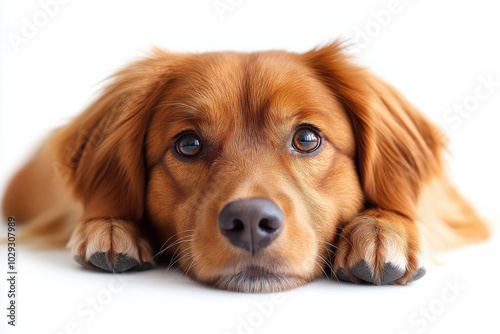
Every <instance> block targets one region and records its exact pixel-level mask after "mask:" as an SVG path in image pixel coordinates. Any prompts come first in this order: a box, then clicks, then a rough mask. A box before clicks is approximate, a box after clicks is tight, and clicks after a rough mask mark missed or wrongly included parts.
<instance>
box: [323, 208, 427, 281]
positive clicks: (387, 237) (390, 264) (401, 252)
mask: <svg viewBox="0 0 500 334" xmlns="http://www.w3.org/2000/svg"><path fill="white" fill-rule="evenodd" d="M339 233H340V234H339V235H338V243H337V246H338V248H337V251H336V254H335V260H334V267H333V269H334V271H335V274H336V276H337V277H338V278H339V279H342V280H344V281H351V282H354V283H371V284H376V285H382V284H407V283H409V282H411V281H414V280H417V279H419V278H421V277H422V276H423V275H424V274H425V269H424V268H423V266H422V256H421V250H420V241H419V233H418V228H417V226H416V224H415V222H414V221H412V220H410V219H408V218H406V217H403V216H401V215H399V214H397V213H394V212H390V211H386V210H382V209H379V208H376V209H369V210H366V211H363V212H361V213H360V214H359V215H357V216H356V217H355V218H354V219H353V220H352V221H351V222H349V223H348V224H347V225H346V226H345V227H344V228H343V230H342V231H340V232H339Z"/></svg>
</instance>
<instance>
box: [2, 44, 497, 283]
mask: <svg viewBox="0 0 500 334" xmlns="http://www.w3.org/2000/svg"><path fill="white" fill-rule="evenodd" d="M445 151H446V138H445V136H444V135H443V134H442V132H441V131H440V130H439V129H438V128H437V127H436V126H434V125H433V124H432V123H431V122H430V121H429V120H428V119H427V118H426V117H425V116H424V115H423V114H422V113H421V112H419V111H418V110H417V109H416V108H415V107H414V106H413V105H411V104H410V103H409V102H408V101H407V100H406V99H405V98H404V97H403V96H402V95H401V94H400V93H399V92H398V91H397V90H396V89H394V88H393V87H392V86H391V85H389V84H388V83H386V82H384V81H383V80H381V79H380V78H379V77H377V76H375V75H374V74H372V73H371V72H370V71H369V70H367V69H364V68H362V67H360V66H358V65H356V64H354V62H353V61H352V60H351V59H350V56H348V55H347V54H346V52H345V50H344V46H343V44H342V43H341V42H334V43H332V44H329V45H326V46H322V47H318V48H315V49H313V50H311V51H308V52H305V53H291V52H285V51H265V52H255V53H237V52H211V53H202V54H179V53H170V52H166V51H162V50H159V49H154V50H153V51H152V52H151V54H149V55H148V56H147V57H145V58H144V59H142V60H139V61H136V62H134V63H132V64H131V65H129V66H127V67H125V68H124V69H123V70H121V71H119V72H118V73H116V74H115V75H114V76H113V77H112V78H111V79H110V82H109V84H108V85H107V87H106V88H105V89H104V90H103V92H102V94H101V95H100V97H98V98H97V99H96V100H95V101H94V102H93V103H92V104H91V105H90V106H89V107H88V108H87V109H86V110H85V111H84V112H83V113H81V114H80V115H79V116H77V117H76V118H75V119H74V120H73V121H71V122H70V123H69V124H68V125H66V126H63V127H61V128H59V129H57V130H56V131H55V132H54V133H53V134H52V135H51V136H50V138H49V139H48V140H47V141H46V142H45V143H44V144H43V145H42V146H41V148H40V149H39V151H38V152H37V153H36V155H35V156H34V157H33V158H32V159H31V160H30V161H29V162H28V163H27V164H26V165H25V166H24V167H23V168H22V169H21V170H20V171H18V172H17V174H16V175H15V176H14V177H13V179H12V180H11V182H10V184H9V185H8V187H7V191H6V194H5V196H4V199H3V213H4V215H6V216H13V217H15V218H16V220H17V222H18V223H19V224H21V225H24V227H23V229H22V235H21V239H22V240H24V242H31V243H34V244H35V243H37V242H38V243H40V244H45V245H50V246H60V245H64V244H68V246H69V248H70V249H71V252H72V255H73V256H74V258H75V259H76V260H77V261H78V262H79V263H80V264H81V265H83V266H85V267H87V268H90V269H94V270H99V271H106V272H124V271H128V270H143V269H147V268H150V267H152V266H155V265H158V263H159V262H161V261H159V259H161V258H167V259H169V261H170V262H171V264H173V263H177V264H178V266H179V268H180V269H181V270H182V271H183V272H184V273H185V274H186V275H188V276H189V277H191V278H193V279H194V280H196V281H199V282H202V283H205V284H208V285H210V286H214V287H216V288H221V289H227V290H232V291H240V292H273V291H282V290H286V289H291V288H295V287H298V286H301V285H304V284H306V283H308V282H311V281H313V280H314V279H315V278H317V277H320V276H322V275H325V274H326V275H328V276H331V277H333V278H337V279H339V280H343V281H348V282H352V283H363V284H373V285H382V284H398V285H405V284H407V283H409V282H412V281H414V280H417V279H419V278H420V277H422V276H423V275H424V274H425V268H424V254H426V253H427V252H430V253H431V254H433V253H434V252H436V251H440V250H444V249H449V248H452V247H457V246H460V245H464V244H467V243H471V242H477V241H480V240H484V239H486V238H487V237H488V236H489V233H490V232H489V228H488V225H487V224H486V223H485V222H484V221H483V220H482V219H481V218H480V217H479V216H478V214H477V213H476V212H475V210H474V209H473V208H472V206H471V205H470V204H468V202H467V201H466V200H465V199H464V198H463V197H462V196H461V195H460V194H459V193H458V192H457V191H456V189H455V188H454V186H453V185H452V183H451V182H450V180H449V179H448V177H447V175H446V172H445V162H444V158H443V154H444V152H445Z"/></svg>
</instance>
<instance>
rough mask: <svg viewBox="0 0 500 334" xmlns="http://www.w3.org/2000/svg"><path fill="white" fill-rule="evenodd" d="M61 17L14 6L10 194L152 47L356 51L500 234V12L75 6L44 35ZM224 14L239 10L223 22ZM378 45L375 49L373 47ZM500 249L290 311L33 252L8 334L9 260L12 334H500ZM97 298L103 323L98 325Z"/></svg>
mask: <svg viewBox="0 0 500 334" xmlns="http://www.w3.org/2000/svg"><path fill="white" fill-rule="evenodd" d="M48 2H51V1H49V0H41V1H15V0H10V1H2V2H1V3H2V7H1V8H0V13H1V14H0V15H1V26H0V29H1V30H0V37H1V42H0V43H1V49H0V50H1V53H0V57H1V60H0V66H1V68H0V80H1V82H0V94H1V95H0V154H1V160H0V190H1V191H3V189H4V187H5V184H6V182H7V180H8V177H9V176H10V175H11V174H12V173H13V171H14V170H15V168H17V167H19V165H20V164H21V163H22V161H23V160H24V159H26V157H27V156H29V154H30V153H31V152H33V151H34V150H35V148H36V147H37V145H39V144H40V142H41V140H42V139H43V138H44V137H45V136H47V134H48V133H49V131H50V130H51V129H53V128H55V127H57V126H60V125H63V124H65V123H66V122H67V121H68V120H69V119H71V117H72V116H74V115H76V114H77V113H79V112H80V111H81V110H82V109H83V108H84V107H85V106H86V105H87V104H88V103H89V101H90V100H91V98H92V97H93V96H95V93H96V92H97V90H98V89H99V87H100V84H99V82H100V81H101V80H102V79H104V78H106V77H107V76H108V75H110V74H112V73H113V72H114V71H115V70H117V69H118V68H120V67H121V66H123V65H124V64H126V63H127V62H128V61H131V60H133V59H136V58H137V57H140V56H141V55H142V54H144V53H145V52H146V51H148V50H149V49H150V47H151V46H152V45H156V46H159V47H162V48H166V49H169V50H172V51H180V52H203V51H212V50H242V51H253V50H262V49H286V50H290V51H299V52H301V51H306V50H308V49H310V48H312V47H314V46H316V45H318V44H323V43H325V42H328V41H333V40H334V39H336V38H338V37H343V38H353V41H356V40H358V42H361V44H358V45H359V46H360V47H358V49H357V51H356V55H357V59H358V60H357V61H358V62H359V63H360V64H363V65H366V66H368V67H370V68H371V69H372V70H373V71H374V72H376V73H377V74H379V75H381V76H382V77H383V78H385V79H386V80H388V81H389V82H391V83H392V84H394V85H395V86H396V87H397V88H398V89H400V90H401V91H402V92H403V94H404V95H406V96H407V97H408V98H409V100H410V101H412V102H413V103H414V104H415V105H416V106H417V107H419V108H420V109H421V110H422V111H423V112H424V113H426V114H427V115H428V116H429V117H430V118H431V119H432V120H433V121H434V122H436V123H437V124H438V125H440V126H441V127H442V128H443V129H444V130H445V132H446V133H447V135H448V136H449V138H450V141H451V145H450V149H451V152H452V153H453V158H450V159H449V165H450V173H451V176H452V178H453V180H454V181H455V182H456V184H457V185H458V187H459V189H460V190H461V191H462V193H464V194H465V196H466V197H467V198H469V199H470V200H471V201H472V203H474V205H475V206H476V207H477V208H478V210H479V211H480V212H481V214H482V215H483V216H484V217H485V218H486V219H487V220H489V221H490V222H492V224H495V223H496V222H497V221H498V219H499V218H500V212H499V210H498V206H499V199H500V196H499V195H498V192H499V189H500V182H499V177H498V176H497V172H498V171H499V170H500V164H499V158H498V155H499V153H498V152H499V149H498V145H499V144H500V140H499V139H500V131H499V130H498V122H499V121H500V116H499V112H500V110H499V109H500V108H499V107H500V86H499V85H498V84H497V86H496V87H493V88H491V90H492V92H490V94H489V96H488V97H482V98H481V99H477V98H476V97H475V94H476V89H480V91H481V92H486V90H485V87H482V88H478V87H479V86H481V85H482V83H481V82H482V81H481V80H482V79H481V78H483V79H487V78H488V77H491V79H492V80H493V81H495V82H499V81H500V65H499V61H500V39H499V37H498V33H499V32H500V18H499V14H500V6H499V5H498V3H494V2H493V1H469V2H465V1H439V2H437V1H430V0H429V1H408V2H402V3H401V4H400V6H399V7H397V8H398V10H397V12H395V13H394V14H391V15H390V16H387V15H386V16H384V17H383V18H384V20H385V21H384V22H382V23H383V24H381V23H380V22H378V21H377V19H376V16H377V15H375V14H374V13H381V11H386V12H385V13H387V11H388V10H389V9H391V8H392V7H391V6H390V5H389V3H390V2H389V1H347V0H345V1H311V0H308V1H305V0H304V1H290V0H288V1H284V0H283V1H264V0H241V1H239V0H232V1H230V0H222V1H213V0H204V1H123V0H122V1H76V0H74V1H68V3H67V4H61V5H59V6H58V9H57V10H55V9H54V8H52V10H53V11H54V12H53V13H52V14H53V15H52V17H49V19H48V20H47V22H43V15H44V14H43V9H42V5H41V3H42V4H43V3H48ZM214 3H223V4H228V3H229V4H232V5H230V6H232V7H231V10H230V11H226V12H224V13H223V14H222V17H221V16H220V15H219V13H218V12H217V10H215V9H214ZM393 12H394V11H393ZM40 13H42V14H40ZM40 15H41V16H40ZM379 16H380V15H379ZM36 18H38V19H39V20H41V21H37V22H35V23H38V24H39V25H40V24H42V25H43V24H44V23H45V25H44V26H42V27H39V28H38V31H36V32H35V33H33V32H32V35H33V36H28V37H29V38H26V40H25V41H24V42H25V43H23V44H21V45H18V47H15V46H14V45H13V44H12V43H11V41H10V40H11V39H12V38H13V36H14V35H17V36H22V34H23V27H25V26H26V25H27V23H26V22H27V21H29V22H31V23H33V22H34V20H35V21H36ZM24 29H26V28H24ZM366 30H368V32H369V35H371V36H367V37H366V38H362V37H360V34H359V31H366ZM24 32H25V33H26V31H24ZM474 101H476V102H477V105H472V104H470V105H469V106H468V108H469V109H471V111H470V113H469V115H468V117H465V116H463V117H460V120H458V121H456V122H459V123H460V124H458V123H455V121H453V122H451V121H446V120H445V118H444V115H445V114H446V113H447V110H449V109H450V108H454V105H463V104H464V103H466V104H467V103H473V102H474ZM454 125H457V126H454ZM495 229H496V230H498V229H497V228H496V227H495ZM1 231H2V233H5V228H4V227H3V229H2V230H1ZM499 239H500V238H499V237H498V233H495V235H494V237H493V239H492V240H490V241H488V242H487V243H483V244H480V245H475V246H471V247H466V248H462V249H459V250H456V251H453V252H450V253H448V254H444V255H443V256H442V257H441V258H442V262H443V264H444V265H441V266H436V265H430V264H429V265H428V266H427V267H428V274H427V275H426V276H425V278H424V279H422V280H421V281H418V282H416V283H414V284H412V285H410V286H407V287H396V286H384V287H372V286H355V285H350V284H342V283H337V282H333V281H327V280H325V279H323V280H319V281H317V282H314V283H312V284H309V285H308V286H305V287H301V288H298V289H295V290H293V291H289V292H285V293H282V294H280V295H278V296H275V297H274V298H275V299H273V296H271V295H267V294H254V295H251V294H241V293H231V292H226V291H218V290H214V289H211V288H207V287H205V286H202V285H200V284H198V283H196V282H193V281H190V280H189V279H187V278H185V277H182V276H181V275H180V274H179V273H177V272H176V271H175V270H171V271H169V272H166V271H165V269H156V270H153V271H149V272H144V273H134V274H129V275H126V276H125V277H124V278H122V279H123V280H125V282H126V284H123V283H120V281H116V277H114V276H113V275H109V274H98V273H92V272H89V271H86V270H83V269H81V268H79V267H78V265H77V264H76V263H74V262H73V260H72V259H71V258H70V256H69V254H68V253H67V252H66V251H50V252H40V251H37V252H35V251H31V250H28V249H26V248H21V249H20V250H18V265H19V266H18V268H19V276H18V293H19V294H18V310H17V311H18V320H17V321H18V326H17V327H16V328H11V327H10V326H7V325H6V322H7V320H6V319H7V318H6V316H5V314H6V310H5V308H6V305H7V304H6V303H7V299H6V294H7V293H6V292H7V286H6V284H5V282H6V281H5V275H6V274H5V272H6V271H7V270H6V251H5V246H1V245H0V247H1V249H2V250H1V256H0V269H1V270H0V272H2V274H1V275H0V281H1V287H0V296H1V297H0V310H2V311H0V322H1V325H0V328H1V330H2V333H73V332H75V333H109V332H117V333H120V332H123V333H129V332H130V333H134V332H141V333H143V332H144V333H278V332H279V333H295V332H297V333H305V332H307V333H318V332H319V331H320V330H321V332H325V333H338V332H343V333H344V332H348V333H350V332H352V333H368V332H370V333H395V334H401V333H499V332H500V325H499V324H498V310H499V307H498V301H499V300H500V288H499V283H498V277H499V274H500V270H499V263H500V261H499V260H498V256H499V255H500V252H499V250H500V247H499ZM450 285H458V288H455V290H450V288H449V286H450ZM92 298H97V300H98V301H97V303H98V305H97V308H98V309H99V311H92V312H94V314H93V315H92V312H90V311H89V310H91V309H92V308H91V306H90V304H89V303H91V300H92ZM276 298H278V299H276ZM263 305H264V306H263ZM263 307H264V309H263ZM101 308H102V309H101ZM425 312H428V315H427V316H425V315H424V313H425ZM426 317H427V318H426ZM72 326H76V327H77V330H76V331H72Z"/></svg>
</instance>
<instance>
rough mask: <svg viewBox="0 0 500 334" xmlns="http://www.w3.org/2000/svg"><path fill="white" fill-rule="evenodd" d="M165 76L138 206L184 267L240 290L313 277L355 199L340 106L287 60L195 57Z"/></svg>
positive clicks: (348, 133) (358, 195)
mask: <svg viewBox="0 0 500 334" xmlns="http://www.w3.org/2000/svg"><path fill="white" fill-rule="evenodd" d="M177 73H178V74H177ZM171 75H172V77H171V80H172V82H171V83H170V85H169V88H168V94H166V95H165V96H163V98H162V99H161V101H160V103H159V104H158V106H157V107H156V108H157V110H156V112H155V113H154V115H153V117H152V120H151V127H150V130H149V132H148V134H147V140H146V150H147V152H148V154H149V156H148V160H149V161H148V163H149V167H148V169H149V180H148V184H147V200H146V205H147V211H148V214H149V217H150V219H151V221H152V223H153V224H154V225H155V227H156V228H157V229H158V230H160V231H161V235H162V236H163V239H164V240H168V239H170V241H173V240H177V241H178V244H177V245H178V247H173V248H174V249H177V248H178V249H177V254H180V255H179V263H180V265H181V267H183V268H184V269H186V271H187V272H188V273H189V274H191V275H192V276H194V277H196V278H197V279H199V280H201V281H204V282H210V283H212V284H214V285H216V286H219V287H227V288H231V289H238V290H254V291H261V290H277V289H280V288H291V287H295V286H297V285H299V284H303V283H304V282H307V281H309V280H311V279H312V278H314V277H315V276H317V275H318V274H319V273H321V270H322V268H323V267H324V265H325V259H326V258H327V257H328V253H327V250H328V249H329V248H331V245H330V242H331V241H332V240H333V239H334V234H335V231H336V227H337V225H338V224H339V223H340V222H345V221H346V219H348V218H349V217H351V216H352V215H354V214H355V213H357V212H358V211H359V209H360V207H361V205H362V201H363V193H362V191H361V187H360V184H359V180H358V175H357V172H356V164H355V157H354V154H355V143H354V136H353V132H352V129H351V125H350V122H349V119H348V116H347V114H346V113H345V111H344V109H343V107H342V105H341V103H340V102H339V101H338V100H337V99H336V98H335V97H334V96H333V95H332V94H331V93H330V91H329V90H328V89H327V88H326V87H325V85H324V84H323V83H322V82H321V81H320V80H318V78H317V77H315V75H314V74H313V71H312V70H311V69H310V68H308V67H307V66H306V65H305V64H304V63H303V62H301V61H300V59H299V58H298V57H297V56H293V55H290V54H286V53H279V52H276V53H261V54H252V55H247V54H235V53H234V54H233V53H214V54H208V55H195V56H190V57H189V60H188V61H182V60H181V61H179V62H178V63H177V64H176V68H175V70H174V71H173V73H172V74H171ZM153 151H154V153H153ZM165 247H168V245H165ZM188 268H189V270H188Z"/></svg>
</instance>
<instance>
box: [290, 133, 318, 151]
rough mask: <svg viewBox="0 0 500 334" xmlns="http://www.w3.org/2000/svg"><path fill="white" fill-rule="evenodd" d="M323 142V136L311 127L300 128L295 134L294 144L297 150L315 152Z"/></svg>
mask: <svg viewBox="0 0 500 334" xmlns="http://www.w3.org/2000/svg"><path fill="white" fill-rule="evenodd" d="M320 144H321V137H320V136H319V135H318V133H317V132H316V131H314V130H313V129H311V128H300V129H298V130H297V132H295V135H294V136H293V140H292V145H293V148H294V149H296V150H297V151H300V152H304V153H311V152H314V151H315V150H316V149H317V148H318V147H319V146H320Z"/></svg>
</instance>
